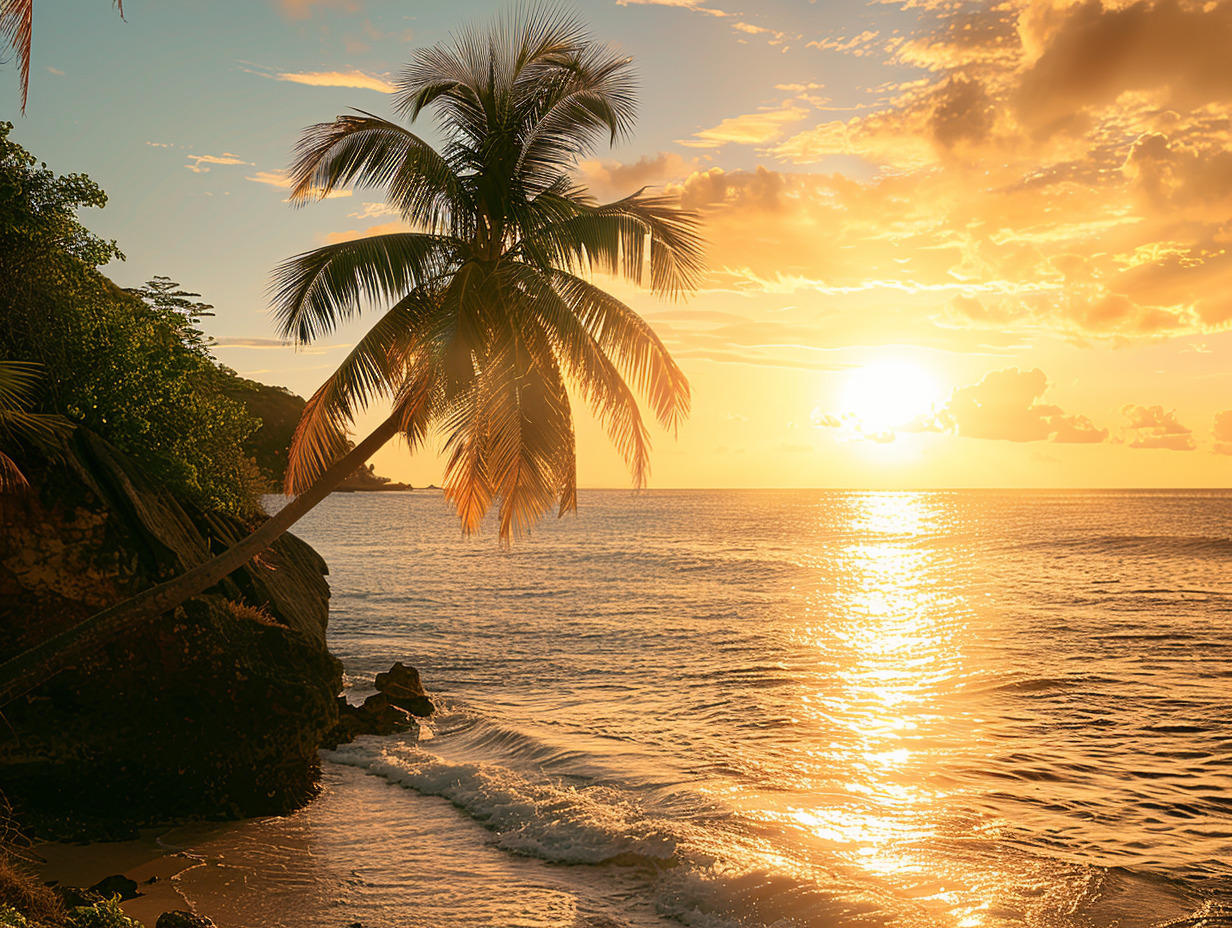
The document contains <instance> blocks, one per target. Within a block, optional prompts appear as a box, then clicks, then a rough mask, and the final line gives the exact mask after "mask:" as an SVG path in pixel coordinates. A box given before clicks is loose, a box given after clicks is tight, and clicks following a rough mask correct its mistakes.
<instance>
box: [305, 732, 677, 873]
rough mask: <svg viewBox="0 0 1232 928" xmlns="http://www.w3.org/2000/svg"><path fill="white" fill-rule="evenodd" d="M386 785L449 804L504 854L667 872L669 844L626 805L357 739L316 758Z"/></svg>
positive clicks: (595, 791)
mask: <svg viewBox="0 0 1232 928" xmlns="http://www.w3.org/2000/svg"><path fill="white" fill-rule="evenodd" d="M323 755H324V757H326V758H327V759H328V760H331V761H333V762H334V763H338V764H344V765H346V766H351V767H359V768H362V769H363V770H366V771H367V772H368V773H370V774H372V775H374V776H379V777H382V778H383V779H385V780H388V781H389V782H391V783H396V784H397V785H399V786H404V787H407V788H408V789H413V790H415V791H416V792H419V793H423V794H424V795H428V796H440V797H442V798H444V799H448V800H449V801H450V802H451V803H453V804H454V805H455V806H456V807H457V808H458V809H460V810H461V811H463V812H465V813H466V814H467V815H469V816H470V817H471V818H473V819H475V820H476V821H478V822H480V823H482V824H483V825H484V827H486V828H487V829H488V830H489V831H492V832H493V833H494V834H495V835H496V839H495V840H496V844H497V846H498V847H501V848H503V849H504V850H506V851H509V852H511V853H515V854H520V855H524V856H531V857H538V858H540V859H542V860H546V861H550V862H552V863H572V864H600V863H622V864H646V865H651V866H654V867H657V868H661V867H670V866H674V865H675V864H676V863H677V862H678V861H677V859H676V856H675V854H676V845H677V840H676V837H675V836H674V835H673V834H672V832H671V829H670V828H669V827H665V824H664V823H661V822H656V821H655V820H653V819H649V818H647V817H646V816H645V815H644V813H643V811H642V809H640V808H639V807H638V806H637V805H636V804H635V803H632V802H630V801H629V800H628V799H627V797H623V796H620V795H618V794H617V793H615V791H613V790H611V789H608V788H605V787H600V786H594V787H588V788H586V789H578V788H576V787H573V786H568V785H565V784H563V783H559V782H552V781H550V780H543V781H535V780H532V779H530V778H529V777H525V776H522V775H521V774H518V773H516V772H515V771H513V770H511V769H509V768H508V767H504V766H501V765H499V764H490V763H467V762H450V761H447V760H445V759H443V758H441V757H439V756H437V755H435V754H432V753H429V752H427V751H424V750H422V749H421V748H419V747H417V746H415V745H414V744H411V743H407V742H405V741H391V740H383V739H382V740H377V739H361V740H360V741H357V742H355V743H353V744H349V745H344V746H342V747H340V748H338V749H337V750H336V751H326V752H323Z"/></svg>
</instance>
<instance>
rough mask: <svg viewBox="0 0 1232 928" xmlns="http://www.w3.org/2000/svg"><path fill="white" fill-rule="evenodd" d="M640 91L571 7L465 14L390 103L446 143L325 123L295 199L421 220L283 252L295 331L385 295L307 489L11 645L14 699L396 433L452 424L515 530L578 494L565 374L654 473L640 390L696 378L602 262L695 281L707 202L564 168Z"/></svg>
mask: <svg viewBox="0 0 1232 928" xmlns="http://www.w3.org/2000/svg"><path fill="white" fill-rule="evenodd" d="M633 91H634V81H633V76H632V73H631V70H630V63H629V60H628V59H627V58H625V57H622V56H620V55H618V54H616V53H615V52H614V51H612V50H611V49H610V48H607V47H604V46H601V45H598V44H596V43H595V42H594V41H592V40H591V39H590V37H589V36H588V35H587V34H586V32H585V31H584V29H583V28H582V27H581V26H580V25H579V24H578V23H577V22H576V21H574V20H572V19H565V18H560V17H557V16H552V15H548V14H544V13H542V12H534V13H530V14H526V15H524V16H522V17H520V18H518V17H510V18H506V19H504V20H502V21H500V22H499V23H498V24H497V25H496V26H495V27H494V28H493V29H492V30H491V31H490V32H483V31H480V30H477V29H468V30H465V31H463V32H462V33H461V34H460V35H459V36H458V37H457V38H456V39H455V40H454V41H453V42H452V43H451V44H441V45H436V46H433V47H432V48H428V49H425V50H422V51H420V52H418V53H417V54H416V55H415V57H414V58H413V59H412V61H411V63H410V64H409V65H408V66H407V68H406V70H405V71H404V72H403V74H402V76H401V79H400V81H399V89H398V93H397V96H396V98H395V109H396V110H397V112H398V113H399V114H401V115H403V116H406V117H409V120H410V121H411V122H414V120H415V119H416V118H417V117H418V116H419V115H420V114H421V113H422V112H423V111H424V110H425V109H429V108H430V109H432V110H433V111H434V112H435V113H436V115H437V117H438V131H439V132H440V134H441V135H442V136H443V138H444V144H443V146H442V147H441V149H440V150H439V151H438V150H436V149H434V148H432V147H431V146H430V145H429V144H428V143H427V142H425V141H424V140H423V139H422V138H420V137H419V136H418V135H416V134H414V133H413V132H411V131H410V130H409V129H408V128H406V127H405V126H402V125H399V124H397V123H394V122H391V121H388V120H385V119H382V118H380V117H378V116H374V115H372V114H370V113H363V112H358V113H357V114H356V115H350V116H340V117H338V118H337V119H335V120H334V121H333V122H329V123H322V124H319V125H316V126H313V127H311V128H309V129H308V130H307V131H306V132H305V134H304V136H303V138H302V139H301V141H300V144H299V147H298V156H297V158H296V160H295V163H294V165H293V166H292V169H291V179H292V184H293V187H292V199H293V201H295V202H297V203H306V202H309V201H311V200H314V199H319V198H322V197H325V196H328V194H329V193H330V192H331V191H333V190H335V189H337V188H339V187H341V186H344V185H348V184H358V185H368V186H383V187H385V188H386V190H387V196H388V198H389V201H390V203H391V204H392V205H393V206H394V207H396V208H397V209H398V211H399V212H400V213H401V215H402V217H403V219H404V220H405V222H406V223H407V224H408V225H410V226H411V231H406V232H397V233H393V234H389V235H380V236H371V237H366V238H360V239H358V240H355V241H349V242H344V243H341V244H335V245H328V246H325V247H324V248H319V249H316V250H315V251H311V252H307V253H305V254H301V255H298V256H296V257H294V258H292V259H290V260H288V261H287V262H285V263H284V264H283V265H281V266H280V267H279V268H278V269H277V270H276V271H275V276H274V288H273V295H274V309H275V314H276V317H277V319H278V321H279V324H280V327H281V331H282V333H283V335H284V336H286V337H288V338H290V339H291V340H293V341H294V342H296V343H297V344H306V343H309V342H312V341H313V340H315V339H316V338H318V337H320V336H322V335H324V334H327V333H329V332H331V331H333V330H334V328H335V327H336V326H337V325H338V324H339V323H340V322H343V321H346V320H349V319H351V318H352V317H354V316H355V315H356V314H358V313H359V312H360V311H361V309H362V308H363V306H364V305H370V304H373V303H382V304H384V305H389V306H390V308H389V309H388V310H386V311H385V312H384V313H383V315H381V316H380V318H379V319H377V321H376V322H375V324H374V325H373V326H372V328H371V329H370V330H369V331H368V332H367V334H366V335H364V336H363V338H361V339H360V341H359V342H358V343H357V344H356V345H355V347H354V348H353V349H352V351H351V352H350V354H349V355H348V356H347V358H346V359H345V360H344V361H343V362H342V364H341V366H340V367H339V368H338V370H337V371H335V372H334V374H333V375H332V376H331V377H330V378H329V379H328V380H326V382H325V383H324V385H322V387H321V388H320V389H319V390H318V391H317V392H316V393H315V394H314V395H313V396H312V398H311V399H310V400H309V401H308V404H307V406H306V408H305V410H304V414H303V418H302V419H301V421H300V424H299V426H298V428H297V430H296V434H295V437H294V439H293V442H292V447H291V453H290V455H289V466H288V471H287V483H286V490H287V492H288V493H293V494H298V495H297V496H296V497H295V498H294V499H293V500H292V501H291V502H289V503H288V504H287V505H286V506H285V507H284V508H283V509H281V510H280V511H279V512H278V513H277V514H275V515H274V516H273V517H271V518H270V519H269V520H268V521H266V522H265V523H264V524H263V525H262V526H261V527H260V528H259V529H258V530H257V531H256V532H254V533H253V534H252V535H250V536H249V537H248V538H247V539H245V540H244V541H242V542H240V543H238V544H237V545H236V546H234V547H233V548H231V549H229V550H228V551H226V552H224V553H223V554H221V555H219V556H218V557H216V558H214V559H213V560H211V561H209V562H207V563H205V564H202V565H200V566H199V567H196V568H194V569H193V570H191V571H189V572H187V573H185V574H184V575H182V576H181V577H179V578H176V579H174V580H171V581H168V582H166V583H163V584H160V585H159V586H155V587H153V588H151V589H150V590H147V591H145V592H144V593H142V594H140V595H139V596H137V597H135V598H133V599H131V600H129V601H127V602H125V603H121V604H119V605H117V606H114V607H112V608H110V609H107V610H105V611H104V612H101V613H99V614H97V615H95V616H93V617H91V618H90V619H87V620H86V621H85V622H84V623H82V624H81V625H79V626H77V627H76V628H74V629H72V630H70V631H69V632H66V633H65V634H63V635H61V636H58V637H57V638H56V639H52V640H51V641H49V642H47V643H45V644H44V645H42V646H40V647H39V648H38V649H35V650H32V651H28V652H26V653H25V654H23V655H20V656H19V657H18V658H16V659H14V660H11V661H9V662H7V663H6V664H3V665H0V705H2V704H3V703H4V702H5V701H6V700H7V699H10V698H12V697H13V696H14V695H16V694H18V693H20V692H23V691H25V690H28V689H29V688H30V687H31V686H33V685H35V684H36V683H37V682H38V681H40V680H41V679H44V678H45V677H46V676H47V674H48V673H49V672H54V668H55V667H56V666H62V665H64V664H66V663H68V662H70V660H71V659H72V658H73V657H76V656H79V655H80V654H82V653H86V652H88V651H89V650H91V649H92V648H94V647H96V646H97V645H99V644H101V643H102V642H104V641H106V640H108V639H110V638H111V637H113V636H114V635H116V634H117V633H119V632H120V631H123V630H124V629H127V628H131V627H132V626H133V625H135V624H137V623H139V622H140V621H141V620H142V619H143V618H145V617H149V616H154V615H158V614H161V613H163V612H166V611H167V610H169V609H172V608H174V607H175V606H177V605H179V604H180V603H181V602H183V601H184V600H185V599H187V598H188V597H189V596H192V595H194V594H196V593H199V592H201V591H202V590H204V589H207V588H208V587H210V586H212V585H213V584H215V583H217V582H218V581H219V580H221V579H222V578H223V577H225V576H226V575H227V574H229V573H231V572H232V571H233V570H235V569H237V568H238V567H240V566H241V565H242V564H244V563H245V562H246V561H247V560H248V559H250V558H251V557H253V556H254V555H256V554H258V553H259V552H260V551H261V550H263V549H264V548H265V547H266V546H267V545H269V544H270V543H271V542H272V541H273V540H274V539H275V538H277V537H278V536H279V535H280V534H281V533H282V532H283V531H285V530H286V529H287V528H288V527H289V526H290V525H291V524H293V523H294V522H295V521H296V520H297V519H299V517H300V516H302V515H303V514H304V513H305V512H307V511H308V510H309V509H311V508H312V507H313V506H315V505H316V504H317V503H318V502H320V500H322V499H324V497H325V496H326V495H328V494H329V492H330V491H331V490H332V489H333V488H334V487H335V486H337V484H338V483H339V482H340V481H341V480H342V479H344V478H345V477H346V476H347V475H348V474H350V473H351V472H352V471H354V470H355V468H356V467H358V466H359V465H361V464H362V463H364V462H365V461H366V460H367V459H368V458H369V457H370V456H371V455H372V453H373V452H374V451H376V449H378V448H379V447H381V446H382V445H384V444H385V443H386V442H388V441H389V440H390V439H391V438H393V437H394V436H395V435H398V434H401V435H402V436H404V437H405V439H406V441H407V443H408V444H409V446H410V447H411V448H412V449H413V448H416V447H418V446H419V445H421V444H422V443H423V442H424V440H425V439H426V438H427V437H428V436H429V435H431V434H436V433H439V434H441V435H442V436H443V438H444V444H445V449H446V451H447V453H448V458H447V465H446V475H445V491H446V494H447V496H448V497H449V499H450V500H451V501H452V502H453V503H454V505H455V506H456V507H457V510H458V513H459V515H460V517H461V520H462V526H463V528H464V530H465V531H467V532H473V531H475V530H477V529H478V527H479V524H480V522H481V520H482V519H483V517H484V515H485V513H486V512H487V511H488V510H489V508H490V507H491V506H492V505H493V504H494V503H496V502H497V501H499V523H500V528H499V532H500V537H501V539H502V540H507V539H509V538H510V536H511V535H513V534H517V533H519V532H521V531H523V530H525V529H526V528H527V527H528V526H529V525H530V524H531V523H533V522H534V521H535V520H536V519H538V518H539V517H540V516H541V515H543V514H544V513H545V512H546V511H548V509H549V508H552V507H555V508H557V510H558V511H559V512H560V513H562V514H563V513H564V512H567V511H569V510H572V509H574V508H575V507H576V504H577V493H576V485H577V481H576V465H575V444H574V433H573V419H572V411H571V403H570V397H569V393H568V389H567V384H571V385H572V386H573V388H574V390H575V391H576V393H577V394H578V395H580V397H581V398H582V399H583V400H584V401H585V402H586V403H587V404H588V405H589V407H590V409H591V410H592V411H593V412H594V414H595V415H596V416H597V417H598V418H599V420H600V421H601V422H602V424H603V425H604V427H605V428H606V430H607V433H608V435H609V437H610V438H611V440H612V441H613V442H614V443H615V445H616V447H617V448H618V449H619V450H620V452H621V453H622V454H623V456H624V458H625V460H626V462H627V463H628V465H629V467H630V469H631V471H632V474H633V479H634V482H635V483H636V484H638V485H641V484H643V483H644V482H645V479H646V476H647V469H648V455H649V438H648V430H647V428H646V426H645V423H644V422H643V419H642V416H641V413H640V412H639V409H638V403H637V396H636V394H635V392H634V391H635V390H638V391H640V392H641V393H642V394H643V395H644V396H645V398H646V400H647V401H648V403H649V406H650V408H651V409H652V410H653V412H654V414H655V417H656V418H657V419H658V420H659V422H660V423H661V424H662V425H663V426H664V427H666V428H668V429H674V428H675V427H676V425H677V424H678V423H679V422H680V420H681V419H682V418H683V417H684V416H685V415H687V413H688V407H689V388H688V382H687V381H686V379H685V377H684V375H683V374H682V373H681V371H680V369H679V368H678V367H677V366H676V364H675V362H674V361H673V360H672V358H671V357H670V355H669V354H668V352H667V350H666V349H665V348H664V346H663V344H662V342H660V341H659V339H658V338H657V337H656V336H655V334H654V332H653V331H652V330H651V329H650V327H649V326H648V325H647V324H646V322H645V321H644V320H642V319H641V318H640V317H639V316H638V315H637V314H636V313H634V312H633V310H632V309H630V308H629V307H628V306H626V305H625V304H624V303H622V302H621V301H620V300H618V299H616V298H615V297H613V296H611V295H610V294H608V293H606V292H605V291H604V290H602V289H601V288H599V287H598V286H596V285H595V283H594V282H593V281H592V280H591V279H590V277H591V274H592V272H600V273H604V274H609V275H615V276H617V277H620V278H624V279H626V280H629V281H633V282H637V283H641V282H647V283H649V285H650V287H651V289H652V290H653V291H655V292H657V293H660V294H664V295H667V296H678V295H682V294H685V293H687V292H689V291H690V290H692V289H693V288H694V287H695V285H696V283H697V280H698V278H699V276H700V274H701V272H702V259H701V243H700V239H699V237H698V235H697V219H696V216H695V215H694V214H692V213H687V212H682V211H681V210H679V209H678V208H676V206H675V205H674V204H673V203H672V202H671V201H670V200H669V199H667V198H665V197H661V196H653V195H648V194H646V193H645V192H644V191H642V192H639V193H636V194H634V195H633V196H630V197H626V198H625V199H622V200H618V201H616V202H614V203H608V204H599V203H597V202H595V201H594V200H593V199H592V198H590V197H589V196H588V195H587V194H586V192H585V191H584V190H583V189H582V188H581V187H579V186H578V185H577V184H576V183H575V182H574V181H573V180H572V179H571V177H570V171H571V170H572V168H573V167H574V166H575V164H576V161H577V159H578V158H579V157H581V156H583V155H585V154H587V153H589V152H590V151H592V150H593V149H594V147H595V145H596V144H597V143H598V142H599V141H600V140H601V139H602V138H605V137H606V138H607V139H608V140H610V141H611V142H615V141H616V140H617V139H619V138H621V137H623V136H624V135H626V134H628V133H629V131H630V130H631V128H632V124H633V114H634V93H633ZM373 400H387V401H390V402H391V404H392V411H391V413H390V415H389V416H388V417H387V418H386V419H385V420H384V422H382V424H381V425H379V426H378V427H377V428H376V430H375V431H373V432H372V434H371V435H369V436H368V437H367V438H365V439H364V440H363V441H361V442H360V443H359V444H358V445H356V446H355V448H354V449H353V450H351V451H349V452H348V451H347V438H346V429H347V426H349V425H350V424H351V423H352V422H353V420H354V417H355V415H356V414H357V413H358V412H359V410H360V409H362V408H364V407H365V406H366V405H367V404H368V403H369V402H371V401H373ZM36 651H37V653H36ZM23 688H24V689H23Z"/></svg>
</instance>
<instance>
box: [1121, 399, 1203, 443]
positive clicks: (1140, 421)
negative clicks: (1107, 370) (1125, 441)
mask: <svg viewBox="0 0 1232 928" xmlns="http://www.w3.org/2000/svg"><path fill="white" fill-rule="evenodd" d="M1121 413H1122V415H1124V416H1125V417H1126V418H1127V419H1128V420H1129V425H1127V426H1126V430H1127V432H1128V433H1129V436H1130V440H1129V447H1131V448H1161V449H1165V450H1168V451H1193V450H1194V449H1195V448H1196V447H1197V446H1198V445H1197V442H1195V441H1194V437H1193V430H1192V429H1189V428H1186V427H1185V426H1184V425H1182V424H1181V423H1180V422H1179V421H1177V418H1176V410H1173V411H1171V412H1165V411H1164V408H1163V407H1162V406H1135V405H1133V404H1130V405H1127V406H1123V407H1121Z"/></svg>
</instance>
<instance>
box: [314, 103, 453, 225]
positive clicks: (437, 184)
mask: <svg viewBox="0 0 1232 928" xmlns="http://www.w3.org/2000/svg"><path fill="white" fill-rule="evenodd" d="M356 112H357V113H358V115H356V116H339V117H338V118H337V119H335V120H334V121H333V122H323V123H317V124H316V125H314V126H309V127H308V129H306V130H305V132H304V135H303V136H302V137H301V138H300V141H299V144H298V145H297V146H296V159H295V162H294V163H293V164H292V165H291V169H290V172H289V176H290V180H291V183H292V187H291V197H290V199H291V202H292V203H295V204H303V203H307V202H310V201H312V200H316V199H323V198H325V197H326V196H328V195H329V194H330V193H332V192H333V191H334V190H336V189H338V188H340V187H346V186H349V185H351V184H357V185H361V186H368V187H382V188H385V189H386V190H387V191H388V197H389V200H390V202H391V204H392V205H393V206H395V207H397V209H398V211H399V212H400V213H401V214H402V216H403V218H404V219H407V220H408V221H411V222H415V223H418V224H419V225H421V226H422V227H423V228H425V229H427V230H428V231H432V232H437V231H441V230H442V228H443V227H444V228H445V229H446V230H447V231H448V233H449V234H451V235H454V236H460V235H465V234H466V231H467V230H466V229H458V228H453V227H449V222H448V220H449V219H457V218H460V217H464V216H466V215H468V213H469V210H468V209H467V206H468V204H467V202H466V191H465V188H464V187H463V186H462V184H461V182H460V181H459V179H458V177H457V175H455V173H454V171H453V169H452V167H451V166H450V165H449V163H448V161H446V159H445V158H444V157H442V156H441V155H440V154H439V153H438V152H437V151H436V150H435V149H433V148H432V146H431V145H429V144H428V143H427V142H425V141H424V140H423V139H421V138H419V136H417V135H415V134H414V133H413V132H410V131H409V130H407V129H405V128H403V127H402V126H399V125H398V124H396V123H392V122H389V121H388V120H386V119H381V118H380V117H379V116H374V115H372V114H371V113H366V112H364V111H363V110H357V111H356Z"/></svg>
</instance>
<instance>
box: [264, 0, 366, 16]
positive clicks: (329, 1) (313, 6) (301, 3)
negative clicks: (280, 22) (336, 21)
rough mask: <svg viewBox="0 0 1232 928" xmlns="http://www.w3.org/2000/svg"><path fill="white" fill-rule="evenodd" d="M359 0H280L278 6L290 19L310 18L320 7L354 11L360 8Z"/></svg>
mask: <svg viewBox="0 0 1232 928" xmlns="http://www.w3.org/2000/svg"><path fill="white" fill-rule="evenodd" d="M361 5H362V4H361V3H360V2H359V0H278V6H279V7H280V8H281V9H282V12H283V14H284V15H285V16H287V17H288V18H290V19H308V18H309V17H310V16H312V14H313V13H315V12H316V11H317V10H320V9H333V10H339V11H341V12H343V13H354V12H356V11H357V10H359V9H360V7H361Z"/></svg>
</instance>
